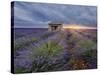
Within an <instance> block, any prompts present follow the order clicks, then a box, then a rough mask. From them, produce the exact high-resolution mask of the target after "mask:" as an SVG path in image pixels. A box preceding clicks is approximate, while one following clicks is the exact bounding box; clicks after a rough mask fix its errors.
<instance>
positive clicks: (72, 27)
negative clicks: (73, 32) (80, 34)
mask: <svg viewBox="0 0 100 75" xmlns="http://www.w3.org/2000/svg"><path fill="white" fill-rule="evenodd" d="M63 28H64V29H96V27H88V26H80V25H68V26H63Z"/></svg>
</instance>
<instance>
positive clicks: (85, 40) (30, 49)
mask: <svg viewBox="0 0 100 75" xmlns="http://www.w3.org/2000/svg"><path fill="white" fill-rule="evenodd" d="M14 33H15V35H14V37H15V38H14V72H15V73H30V72H48V71H63V70H80V69H95V68H97V34H96V33H97V30H96V29H64V30H63V31H54V32H49V31H48V29H47V28H15V29H14Z"/></svg>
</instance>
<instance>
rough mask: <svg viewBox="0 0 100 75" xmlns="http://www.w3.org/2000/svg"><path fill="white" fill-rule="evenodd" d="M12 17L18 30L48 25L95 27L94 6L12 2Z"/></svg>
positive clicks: (95, 12)
mask: <svg viewBox="0 0 100 75" xmlns="http://www.w3.org/2000/svg"><path fill="white" fill-rule="evenodd" d="M12 8H13V7H12ZM13 16H14V26H15V27H18V28H23V27H24V28H31V27H33V28H34V27H38V28H41V27H48V23H62V24H66V25H70V24H77V25H84V26H94V27H96V26H97V8H96V7H95V6H79V5H66V4H47V3H46V4H45V3H31V2H14V15H12V17H13Z"/></svg>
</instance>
